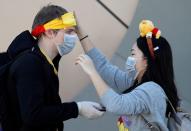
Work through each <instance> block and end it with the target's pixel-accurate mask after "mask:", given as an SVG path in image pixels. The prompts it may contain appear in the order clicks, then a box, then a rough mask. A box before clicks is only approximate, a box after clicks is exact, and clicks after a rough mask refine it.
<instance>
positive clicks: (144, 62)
mask: <svg viewBox="0 0 191 131" xmlns="http://www.w3.org/2000/svg"><path fill="white" fill-rule="evenodd" d="M143 64H144V66H145V67H147V65H148V62H147V58H146V57H144V58H143Z"/></svg>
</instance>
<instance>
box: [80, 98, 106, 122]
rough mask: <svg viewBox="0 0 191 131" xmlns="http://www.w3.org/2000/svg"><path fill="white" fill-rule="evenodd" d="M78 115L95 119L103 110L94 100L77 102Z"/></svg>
mask: <svg viewBox="0 0 191 131" xmlns="http://www.w3.org/2000/svg"><path fill="white" fill-rule="evenodd" d="M77 105H78V110H79V115H81V116H83V117H85V118H88V119H95V118H98V117H101V116H103V114H104V111H101V110H102V106H101V105H100V104H98V103H96V102H91V101H82V102H77Z"/></svg>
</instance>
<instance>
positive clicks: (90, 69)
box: [76, 55, 149, 115]
mask: <svg viewBox="0 0 191 131" xmlns="http://www.w3.org/2000/svg"><path fill="white" fill-rule="evenodd" d="M76 63H77V64H80V65H81V67H82V68H83V70H84V71H85V72H86V73H87V74H88V75H89V76H90V78H91V80H92V82H93V84H94V86H95V88H96V91H97V93H98V95H99V97H100V98H101V101H102V104H103V105H104V106H105V107H106V110H107V111H109V112H112V113H115V114H120V115H123V114H138V113H141V112H145V113H147V112H148V111H149V108H148V106H147V105H148V104H147V102H146V100H147V98H146V97H147V95H146V94H145V93H144V91H141V90H136V91H133V92H131V93H128V94H123V95H119V94H117V93H116V92H114V91H113V90H112V89H110V88H109V87H108V86H107V84H106V83H105V82H104V81H103V80H102V78H101V77H100V76H99V74H98V72H97V71H96V69H95V67H94V65H93V62H92V61H91V59H90V58H89V57H88V56H87V55H81V56H80V57H78V59H77V62H76Z"/></svg>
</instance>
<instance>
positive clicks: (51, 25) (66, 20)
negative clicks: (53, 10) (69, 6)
mask: <svg viewBox="0 0 191 131" xmlns="http://www.w3.org/2000/svg"><path fill="white" fill-rule="evenodd" d="M76 25H77V24H76V20H75V17H74V14H73V12H69V13H66V14H64V15H62V16H61V18H56V19H53V20H51V21H49V22H48V23H46V24H44V25H38V26H36V27H35V28H34V29H33V30H32V32H31V34H32V35H33V36H35V37H38V36H39V35H40V34H41V33H44V32H45V31H46V30H48V29H64V28H68V27H73V26H76Z"/></svg>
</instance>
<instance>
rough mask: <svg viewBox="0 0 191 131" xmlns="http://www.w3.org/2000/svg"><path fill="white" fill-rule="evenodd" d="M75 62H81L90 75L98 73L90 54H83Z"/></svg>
mask: <svg viewBox="0 0 191 131" xmlns="http://www.w3.org/2000/svg"><path fill="white" fill-rule="evenodd" d="M75 64H79V65H80V66H81V67H82V69H83V70H84V71H85V72H86V73H87V74H88V75H89V76H91V75H93V74H95V73H97V72H96V69H95V66H94V64H93V62H92V60H91V58H90V57H89V56H88V55H85V54H82V55H80V56H79V57H77V59H76V62H75Z"/></svg>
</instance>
